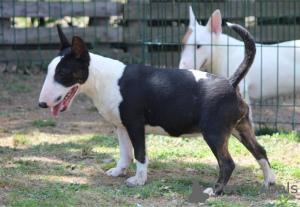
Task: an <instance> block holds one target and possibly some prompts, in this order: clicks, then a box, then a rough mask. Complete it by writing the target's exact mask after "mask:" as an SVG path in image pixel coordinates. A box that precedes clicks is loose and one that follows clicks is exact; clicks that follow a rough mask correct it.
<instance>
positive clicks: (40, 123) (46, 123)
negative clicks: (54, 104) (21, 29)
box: [31, 119, 56, 127]
mask: <svg viewBox="0 0 300 207" xmlns="http://www.w3.org/2000/svg"><path fill="white" fill-rule="evenodd" d="M31 124H32V125H33V126H36V127H48V126H50V127H55V126H56V121H54V120H41V119H38V120H35V121H33V122H31Z"/></svg>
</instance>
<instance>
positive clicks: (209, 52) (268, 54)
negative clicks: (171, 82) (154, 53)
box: [179, 6, 300, 120]
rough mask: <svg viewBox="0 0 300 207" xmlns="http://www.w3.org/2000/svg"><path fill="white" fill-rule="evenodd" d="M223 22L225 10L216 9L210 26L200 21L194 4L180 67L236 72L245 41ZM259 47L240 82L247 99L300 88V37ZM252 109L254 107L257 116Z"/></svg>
mask: <svg viewBox="0 0 300 207" xmlns="http://www.w3.org/2000/svg"><path fill="white" fill-rule="evenodd" d="M221 23H222V18H221V13H220V11H219V10H216V11H214V13H213V14H212V17H211V18H210V19H209V21H208V23H207V25H206V26H202V25H200V24H198V22H197V21H196V19H195V15H194V13H193V10H192V7H191V6H190V24H189V29H188V31H187V33H186V34H185V36H184V38H183V40H182V43H184V44H187V45H183V46H182V52H181V60H180V63H179V68H180V69H191V68H194V69H197V70H200V69H202V68H206V69H208V71H210V72H212V73H214V74H216V75H220V76H224V77H228V76H230V75H232V74H233V73H234V71H235V69H236V68H237V67H238V65H239V64H240V62H239V61H238V60H240V59H242V57H243V55H244V48H243V42H241V41H239V40H237V39H234V38H232V37H230V36H228V35H226V34H222V27H221ZM228 45H229V46H228ZM230 45H231V46H230ZM237 45H240V46H237ZM256 47H257V52H256V58H255V60H254V63H253V65H252V67H251V70H250V71H249V73H248V75H247V76H246V78H245V81H242V82H241V83H240V90H241V92H242V94H244V97H245V99H246V101H247V103H248V104H250V99H260V98H262V99H264V98H268V97H273V96H276V95H277V93H278V94H279V95H282V94H290V93H294V92H295V93H297V92H300V83H299V82H300V40H297V41H289V42H283V43H280V44H273V45H261V44H256ZM195 52H196V54H195ZM195 57H196V58H195ZM294 84H295V90H296V91H294ZM251 112H252V110H251V108H250V118H251V120H253V119H252V113H251Z"/></svg>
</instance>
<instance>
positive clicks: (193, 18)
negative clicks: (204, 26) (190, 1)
mask: <svg viewBox="0 0 300 207" xmlns="http://www.w3.org/2000/svg"><path fill="white" fill-rule="evenodd" d="M189 8H190V9H189V10H190V24H189V26H190V27H194V26H195V24H197V22H196V18H195V15H194V12H193V9H192V6H190V7H189Z"/></svg>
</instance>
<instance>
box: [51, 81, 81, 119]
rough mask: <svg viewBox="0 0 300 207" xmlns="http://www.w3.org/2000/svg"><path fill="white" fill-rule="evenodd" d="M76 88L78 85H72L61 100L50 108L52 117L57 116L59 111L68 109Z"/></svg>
mask: <svg viewBox="0 0 300 207" xmlns="http://www.w3.org/2000/svg"><path fill="white" fill-rule="evenodd" d="M77 89H78V86H74V87H73V88H72V89H71V90H70V91H69V92H68V93H67V95H66V96H65V97H64V99H63V100H61V101H60V102H59V103H58V104H57V105H56V106H54V107H52V108H51V113H52V115H53V116H54V117H58V114H59V112H61V111H65V110H67V109H68V107H69V104H70V102H71V100H72V98H73V97H74V95H75V93H76V91H77Z"/></svg>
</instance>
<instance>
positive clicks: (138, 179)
mask: <svg viewBox="0 0 300 207" xmlns="http://www.w3.org/2000/svg"><path fill="white" fill-rule="evenodd" d="M148 165H149V160H148V156H147V153H146V161H145V163H144V164H142V163H140V162H139V161H136V174H135V176H133V177H130V178H128V179H127V180H126V182H125V184H126V185H128V186H137V185H144V184H145V183H146V182H147V171H148Z"/></svg>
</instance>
